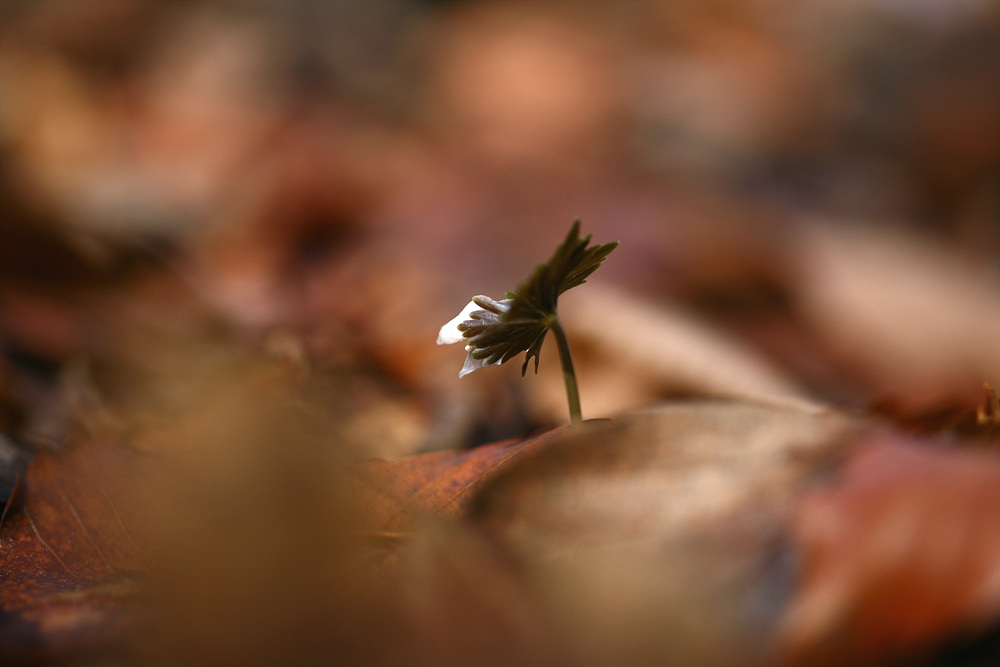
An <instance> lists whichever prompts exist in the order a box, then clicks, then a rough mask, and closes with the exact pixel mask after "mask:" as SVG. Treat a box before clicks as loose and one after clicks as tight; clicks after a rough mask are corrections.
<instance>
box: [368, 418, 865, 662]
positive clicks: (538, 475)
mask: <svg viewBox="0 0 1000 667" xmlns="http://www.w3.org/2000/svg"><path fill="white" fill-rule="evenodd" d="M864 428H865V426H864V423H863V422H860V421H858V420H854V419H851V418H849V417H846V416H844V415H842V414H840V413H838V412H836V411H833V410H828V409H820V408H805V407H801V406H799V407H789V406H787V405H768V404H764V403H753V402H740V401H704V402H690V403H676V404H672V405H664V406H660V407H658V408H656V409H650V410H647V411H643V412H639V413H635V414H630V415H624V416H621V417H619V418H618V419H616V420H612V421H592V422H586V423H585V424H584V425H583V426H582V427H580V428H566V429H562V430H559V431H553V432H548V433H546V434H543V435H542V436H540V437H536V438H530V439H527V440H522V441H513V442H504V443H498V444H495V445H489V446H486V447H482V448H479V449H477V450H473V451H471V452H467V453H462V454H458V453H453V452H447V453H446V452H439V453H434V454H425V455H420V456H417V457H412V458H409V459H402V460H399V461H394V462H391V463H385V462H375V463H372V464H370V466H371V467H370V472H371V477H372V478H373V479H376V480H378V485H377V486H376V488H377V489H380V492H376V493H375V494H374V495H373V496H372V497H371V498H369V500H368V506H369V509H368V515H369V516H370V517H371V518H372V522H373V523H374V525H375V527H376V529H378V528H381V529H383V530H384V531H385V533H383V534H382V535H381V536H382V537H385V538H389V539H388V540H387V541H386V542H385V543H383V544H382V547H383V548H384V549H386V550H387V551H390V552H391V551H392V549H394V548H397V547H400V546H403V548H402V550H400V551H398V552H396V554H397V555H398V560H397V561H396V562H395V565H396V567H398V568H399V571H400V572H401V574H400V577H401V579H402V581H404V582H411V583H412V582H413V581H414V577H416V578H417V579H416V580H418V581H419V580H420V578H421V577H423V576H429V575H426V574H424V573H426V572H428V571H429V572H438V573H440V572H441V571H442V570H443V569H448V570H449V571H451V570H453V569H454V567H453V566H449V567H448V568H445V566H444V565H443V564H442V563H443V562H453V560H454V559H453V556H452V555H450V549H451V547H450V546H449V545H451V544H454V546H455V548H456V549H460V550H462V551H463V552H466V550H469V549H470V545H477V544H480V543H481V542H482V540H485V544H487V545H489V546H490V549H487V553H490V554H492V555H489V556H486V555H481V556H480V557H479V558H480V560H479V561H476V562H473V563H465V564H464V566H463V568H462V570H463V571H464V570H465V568H468V569H469V570H470V571H476V570H477V568H479V567H480V565H481V570H480V571H481V573H482V576H483V587H484V588H483V590H481V591H479V592H476V593H469V596H470V597H469V601H468V604H469V605H473V606H472V607H470V608H480V607H481V606H482V602H481V597H480V596H483V595H486V596H488V597H490V599H497V600H502V599H503V596H502V595H500V594H499V593H497V591H496V587H497V586H498V584H497V583H496V582H498V581H508V583H507V584H505V586H506V587H507V588H508V589H510V588H511V587H513V588H514V589H516V590H520V591H521V595H523V596H524V597H525V598H526V599H527V600H526V601H521V604H522V605H523V606H524V608H527V609H528V610H531V611H533V612H534V613H535V614H537V615H538V616H539V618H541V619H543V621H544V623H545V624H546V626H545V627H546V628H547V633H548V634H549V636H550V641H551V644H550V645H549V646H548V647H547V648H548V650H550V651H555V652H556V653H557V654H558V655H560V656H562V658H563V661H564V662H567V663H569V664H578V665H610V664H639V665H641V664H662V663H663V661H664V660H665V659H666V657H667V656H669V658H670V660H671V664H678V665H698V664H748V665H753V664H764V663H765V662H766V660H767V658H768V657H769V655H770V650H771V645H770V638H771V637H772V632H771V630H772V629H773V628H774V626H775V622H776V619H777V617H778V615H779V612H780V609H781V607H782V604H783V602H784V599H785V595H786V592H787V590H788V589H787V585H788V582H789V581H790V580H791V570H790V561H789V554H788V552H787V550H786V549H785V548H784V547H783V546H782V540H781V532H782V526H783V525H784V521H785V519H786V509H787V507H788V506H789V504H790V502H791V500H792V498H793V497H794V496H795V494H797V493H799V492H801V491H802V489H803V488H805V485H806V484H807V483H808V481H809V480H810V479H812V478H813V477H814V476H815V475H817V474H821V473H822V472H823V471H825V470H827V469H828V468H829V466H830V465H831V464H832V463H834V462H835V461H836V460H837V458H838V457H839V456H841V455H842V452H843V449H844V448H845V447H847V446H849V445H850V442H851V441H852V439H854V437H856V434H857V433H858V432H859V430H862V429H864ZM431 517H437V518H439V519H440V518H441V517H445V518H460V519H461V518H463V517H464V518H465V520H466V521H463V522H459V523H458V524H454V523H451V522H449V525H452V526H457V527H453V528H452V529H451V530H453V531H454V530H458V531H459V535H457V536H455V537H454V540H447V539H443V540H438V541H437V542H436V543H435V544H434V547H433V549H431V552H430V555H428V551H427V548H426V547H424V548H422V549H420V550H418V553H421V554H423V555H422V556H420V558H419V559H418V561H417V563H416V564H414V556H413V555H412V554H411V553H410V548H409V547H408V546H405V545H407V544H408V542H409V540H410V539H413V540H416V542H417V543H418V544H421V543H423V540H425V536H426V531H425V530H424V529H425V528H426V527H427V526H428V525H431V526H433V525H434V522H429V518H431ZM461 526H466V529H465V530H467V529H468V528H469V527H471V528H472V531H473V534H472V535H471V536H468V535H465V533H464V531H463V529H462V528H461ZM400 531H409V532H405V533H404V532H400ZM469 540H471V541H469ZM477 549H482V547H481V546H479V547H476V548H473V549H471V551H468V553H469V554H470V555H469V558H475V557H476V556H475V554H476V553H477ZM497 553H498V554H500V555H501V559H500V562H501V563H505V564H506V566H505V567H506V568H508V569H503V568H501V569H500V571H499V572H498V570H497V567H498V565H497V561H496V558H497V556H496V554H497ZM428 558H430V559H431V561H432V562H438V564H437V565H431V564H427V559H428ZM434 559H437V560H436V561H435V560H434ZM437 576H438V578H439V580H443V581H445V582H447V581H450V579H448V578H444V579H440V578H441V575H440V574H439V575H437ZM455 576H457V575H455ZM511 576H513V577H514V578H513V580H510V579H509V578H510V577H511ZM453 583H454V582H453ZM449 585H450V584H449ZM428 586H429V587H430V588H433V586H432V585H430V584H425V588H424V589H423V590H425V592H426V591H427V587H428ZM427 594H428V595H430V596H431V597H432V598H433V597H434V594H432V593H431V592H428V593H427ZM437 595H441V591H438V592H437ZM449 604H451V605H454V604H456V602H455V600H454V598H452V599H451V600H450V602H449ZM497 605H499V606H496V605H494V607H492V608H499V609H511V608H515V607H516V605H513V604H507V603H505V604H502V605H501V604H500V603H497ZM459 606H460V607H461V605H460V604H459ZM432 611H433V610H432ZM432 611H427V612H426V613H432ZM422 613H423V612H422ZM433 613H439V614H440V613H444V612H442V611H441V610H440V609H438V610H436V611H434V612H433ZM447 613H449V614H451V615H453V616H458V617H461V616H462V614H461V613H460V612H455V610H454V609H451V611H449V612H447ZM505 618H506V617H505ZM543 621H539V622H543ZM505 623H507V624H508V625H509V618H507V620H506V621H505ZM515 625H516V624H515ZM519 636H521V637H527V636H530V635H529V634H525V633H521V634H520V635H519Z"/></svg>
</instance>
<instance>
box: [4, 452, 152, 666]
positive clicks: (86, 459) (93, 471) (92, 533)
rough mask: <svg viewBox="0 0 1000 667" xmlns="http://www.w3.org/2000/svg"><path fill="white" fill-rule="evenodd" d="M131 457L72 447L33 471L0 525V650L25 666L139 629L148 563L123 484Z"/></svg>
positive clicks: (44, 457)
mask: <svg viewBox="0 0 1000 667" xmlns="http://www.w3.org/2000/svg"><path fill="white" fill-rule="evenodd" d="M135 457H136V453H135V452H134V451H130V450H127V449H124V448H120V447H116V446H112V445H105V444H98V443H88V444H83V443H74V444H72V445H69V446H67V447H66V449H65V450H63V451H61V452H59V453H57V454H56V453H52V452H49V451H44V452H42V453H40V454H39V455H38V456H37V457H36V458H35V460H34V461H33V462H32V463H31V466H30V467H29V469H28V472H27V476H26V478H25V480H24V483H23V489H22V490H21V491H20V492H19V493H18V497H19V498H20V499H21V501H20V502H19V504H16V505H14V506H13V507H12V508H11V510H10V512H9V513H7V515H6V520H5V522H4V524H3V525H2V526H0V616H2V617H3V618H4V623H3V624H2V628H0V651H2V652H5V653H7V654H13V655H21V656H24V657H25V658H27V657H29V656H34V657H35V659H37V656H38V655H39V654H42V655H48V656H52V655H58V654H59V653H61V652H74V653H79V652H80V651H85V650H90V649H95V648H98V647H102V648H103V647H106V645H107V643H109V642H110V641H111V640H113V639H115V638H116V637H118V636H119V634H120V633H121V632H122V630H123V629H124V628H126V627H131V626H132V625H133V624H134V622H135V620H136V617H135V613H134V612H135V609H134V605H135V602H136V599H135V596H136V592H137V587H136V581H137V577H138V578H141V577H142V576H143V575H144V574H145V573H146V572H147V563H146V561H145V558H144V554H143V552H142V550H141V548H140V546H139V545H138V544H137V542H136V537H135V535H134V527H135V512H136V509H137V508H136V507H135V506H134V505H131V504H129V503H126V502H124V501H123V499H122V497H121V495H120V492H121V486H120V484H121V482H122V481H123V480H125V479H128V477H129V475H130V474H132V473H133V472H134V470H135V463H136V461H135Z"/></svg>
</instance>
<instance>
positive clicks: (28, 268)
mask: <svg viewBox="0 0 1000 667" xmlns="http://www.w3.org/2000/svg"><path fill="white" fill-rule="evenodd" d="M998 37H1000V6H998V5H997V3H995V2H990V1H988V0H846V1H845V0H819V1H817V0H811V1H809V2H801V1H795V0H773V1H760V0H718V1H711V2H704V1H697V2H696V1H690V2H688V1H683V0H681V1H672V2H661V1H654V0H629V1H628V2H616V3H597V2H509V1H508V2H474V1H458V0H454V1H437V2H431V1H429V0H425V1H416V0H410V1H404V0H391V1H390V0H341V1H338V2H329V3H323V2H311V1H307V0H300V1H281V2H279V1H277V0H275V1H266V0H240V1H236V0H232V1H223V0H219V1H201V2H155V1H151V0H74V1H60V0H45V1H41V0H31V1H28V0H25V1H19V0H4V1H3V2H2V3H0V352H2V357H0V362H2V366H0V387H3V388H4V391H5V392H6V393H5V395H8V396H10V398H9V399H8V400H7V401H6V403H5V405H6V407H5V410H6V412H5V414H9V415H10V416H8V417H6V418H5V419H6V424H5V428H6V430H7V432H9V433H10V432H23V431H24V430H25V429H29V428H31V424H29V422H31V420H32V418H33V415H36V413H37V412H38V406H39V405H44V404H45V392H46V391H47V390H46V387H47V386H51V385H52V383H53V382H55V381H56V380H58V378H60V377H62V374H63V372H64V371H65V369H66V368H67V367H68V366H71V365H72V363H73V361H74V360H77V359H79V358H81V357H85V358H95V357H101V356H102V355H104V356H111V357H114V356H121V355H122V350H123V349H126V348H127V347H128V341H132V340H133V339H132V338H130V337H129V336H130V335H131V334H129V333H126V331H131V330H132V328H133V327H134V325H135V323H136V322H141V326H142V327H145V328H146V329H149V328H153V329H155V330H157V331H160V332H162V331H169V332H172V333H171V335H174V334H177V333H178V332H179V331H180V332H186V334H185V335H187V334H190V333H191V331H193V330H198V331H202V330H203V329H202V328H203V327H205V326H208V327H209V328H210V329H211V330H212V331H217V330H219V329H220V328H221V329H225V331H226V332H227V335H229V336H232V337H234V338H236V339H239V340H243V341H247V340H250V341H264V342H265V344H266V345H268V346H271V347H276V348H277V349H279V350H282V351H283V352H281V353H282V354H286V355H292V356H295V355H297V354H299V353H300V352H302V351H304V352H305V353H307V354H308V355H315V356H318V357H321V358H323V359H325V362H326V363H329V364H331V365H333V366H335V367H338V368H342V369H343V368H348V369H350V370H351V373H353V374H354V375H357V374H361V375H363V376H364V377H365V378H366V379H365V382H366V383H368V384H366V386H369V385H371V387H370V390H369V391H370V392H371V396H372V397H379V398H378V400H376V399H375V398H372V399H371V401H369V402H366V401H364V400H362V399H358V400H360V401H361V402H362V403H364V405H382V408H380V409H383V408H384V414H383V412H378V414H379V415H380V418H379V419H378V420H376V422H377V423H380V424H387V423H390V424H396V427H394V428H395V431H398V432H394V435H393V434H382V436H380V437H385V438H388V439H389V440H393V438H397V439H399V441H400V442H399V443H397V445H398V446H397V445H394V447H396V449H395V450H393V449H392V447H389V451H397V452H400V453H401V452H407V451H413V450H415V449H418V448H421V447H428V446H429V447H443V446H450V445H455V444H465V445H468V444H474V443H476V442H483V441H487V440H489V439H493V438H495V437H499V436H505V435H517V434H521V433H523V432H525V429H527V428H530V427H532V426H539V425H547V424H553V423H559V422H560V421H561V420H563V419H564V417H563V411H564V408H563V407H562V405H561V401H562V398H561V397H560V396H559V393H560V392H561V388H560V384H559V377H558V374H557V373H546V370H547V369H554V367H555V359H554V355H553V354H552V352H549V353H548V354H546V355H543V356H545V357H547V358H545V359H544V360H543V362H542V367H543V370H542V373H541V376H540V378H539V379H538V381H537V382H536V381H535V380H533V379H529V380H527V381H525V382H523V383H522V382H521V381H520V380H519V379H518V378H517V375H518V374H517V372H516V369H515V368H513V367H514V366H515V364H511V365H510V367H509V368H508V367H504V368H503V369H499V370H495V371H489V372H487V373H485V374H476V376H473V377H470V378H467V379H465V380H463V381H462V383H461V384H459V383H458V381H457V378H455V377H454V376H455V374H457V371H458V369H459V368H460V366H461V361H462V354H461V352H460V351H459V350H458V349H456V348H442V349H437V348H435V346H434V345H433V341H434V337H435V334H436V330H437V328H438V326H440V324H441V323H443V322H445V321H447V320H448V319H450V318H451V317H453V316H454V314H455V313H456V312H458V310H460V309H461V307H462V305H463V304H465V303H466V302H467V301H468V299H469V297H471V296H472V295H473V294H488V295H493V296H499V294H500V293H502V292H503V291H505V290H511V289H514V288H515V286H516V285H517V283H518V281H519V280H521V279H522V278H524V277H525V276H526V275H527V274H528V272H529V271H530V270H531V268H533V267H534V265H535V264H536V263H537V262H540V261H543V260H544V259H545V258H546V257H547V256H548V255H549V253H550V252H551V251H552V249H553V248H554V247H555V244H556V243H557V242H558V241H559V240H560V239H561V238H562V237H563V235H564V234H565V232H566V230H567V229H568V227H569V225H570V223H571V221H572V220H573V219H575V218H577V217H579V218H581V219H582V221H583V230H584V232H585V233H589V232H592V233H593V234H594V236H595V240H596V241H599V242H603V241H607V240H612V239H618V240H620V241H621V247H620V248H619V250H618V251H616V253H615V254H614V255H613V256H612V258H611V259H610V260H609V261H608V262H607V264H606V265H605V267H604V268H602V269H601V271H600V273H599V274H598V275H597V276H595V277H594V278H593V279H592V282H594V283H595V284H594V285H593V286H591V287H592V289H593V291H592V292H589V293H588V290H590V289H591V288H590V287H589V288H585V289H584V290H580V291H579V295H576V294H575V293H574V294H568V295H567V296H566V297H565V298H564V301H565V305H564V308H565V309H566V310H567V313H566V318H567V319H568V320H570V323H569V328H570V335H571V342H572V343H573V344H574V346H575V348H576V349H577V350H578V354H579V356H580V357H581V360H580V361H579V362H578V365H580V366H581V369H580V373H581V376H582V377H581V383H582V385H583V391H584V396H583V399H584V411H585V416H602V415H609V414H615V413H616V412H618V411H620V410H622V409H627V408H629V407H635V406H637V405H642V404H645V403H649V402H653V401H656V400H661V399H663V398H667V397H670V396H677V395H687V394H705V393H708V394H760V393H764V394H775V393H777V394H794V395H796V396H807V397H810V398H814V399H815V398H818V399H822V400H827V401H833V402H835V403H839V404H842V405H849V406H857V405H867V404H872V403H878V404H886V403H891V404H892V405H893V406H894V408H893V409H897V410H903V411H904V412H908V413H915V414H918V413H921V412H922V411H927V410H933V409H939V408H940V407H941V406H943V405H965V406H970V405H975V404H976V402H977V401H979V400H980V398H981V383H982V382H983V381H984V380H989V379H991V378H992V380H993V382H994V383H995V384H996V383H997V382H998V381H1000V380H998V378H1000V345H998V341H1000V288H998V284H1000V268H998V267H1000V263H998V261H997V260H998V256H1000V223H998V220H1000V120H998V119H1000V58H997V43H998ZM597 283H600V284H601V287H598V286H597ZM630 318H631V319H630ZM635 318H638V319H635ZM206 322H209V323H210V324H209V325H206ZM213 327H214V328H213ZM574 327H575V328H576V332H575V333H574ZM574 336H575V337H574ZM550 355H551V356H550ZM728 355H731V356H728ZM150 356H155V355H151V354H144V353H138V357H140V358H148V357H150ZM761 365H763V366H761ZM744 371H745V372H744ZM490 373H492V374H493V376H492V377H490V378H485V379H484V378H480V377H477V376H479V375H488V374H490ZM745 376H746V377H745ZM588 378H589V379H588ZM352 395H354V396H355V397H356V396H358V394H357V393H356V392H354V393H353V394H352ZM366 395H367V394H366ZM379 401H382V403H379ZM46 415H47V416H46V417H45V418H46V419H51V414H49V413H46ZM383 417H388V418H387V419H383ZM35 421H36V422H38V421H39V420H38V419H36V420H35ZM42 421H44V420H42ZM35 425H36V426H37V423H36V424H35ZM36 430H37V429H36Z"/></svg>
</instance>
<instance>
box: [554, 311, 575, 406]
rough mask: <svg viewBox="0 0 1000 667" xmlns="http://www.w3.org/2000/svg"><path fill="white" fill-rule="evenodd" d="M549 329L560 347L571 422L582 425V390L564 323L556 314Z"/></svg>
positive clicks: (560, 361)
mask: <svg viewBox="0 0 1000 667" xmlns="http://www.w3.org/2000/svg"><path fill="white" fill-rule="evenodd" d="M549 327H550V328H551V329H552V333H553V334H555V337H556V345H557V346H559V363H560V364H561V365H562V372H563V381H564V382H565V383H566V399H567V400H568V401H569V420H570V423H571V424H580V423H582V422H583V415H582V413H581V412H580V390H579V389H578V388H577V384H576V371H574V370H573V357H571V356H570V353H569V341H567V340H566V330H565V329H563V325H562V322H561V321H560V320H559V316H558V315H556V314H555V313H553V314H552V321H551V323H550V324H549Z"/></svg>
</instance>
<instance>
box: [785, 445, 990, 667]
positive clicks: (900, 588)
mask: <svg viewBox="0 0 1000 667" xmlns="http://www.w3.org/2000/svg"><path fill="white" fill-rule="evenodd" d="M998 516H1000V457H997V456H996V455H995V454H987V453H983V452H981V451H955V450H945V449H938V448H933V447H929V446H927V445H926V444H922V443H919V442H915V441H910V440H907V439H903V438H901V437H898V436H892V435H883V436H879V437H876V438H874V439H873V440H871V441H869V442H867V443H864V444H863V445H861V446H860V448H859V449H858V454H857V456H856V457H855V458H853V460H851V461H850V463H849V465H848V466H847V467H846V469H845V470H844V472H843V475H842V477H840V478H839V479H838V480H837V481H835V482H834V483H833V484H831V485H830V486H829V487H827V488H823V489H820V490H817V491H815V492H813V493H812V494H810V495H809V496H807V497H806V498H804V499H803V501H802V502H801V504H800V505H799V507H798V509H797V510H796V515H795V519H794V524H793V525H794V535H795V541H796V543H797V544H798V546H799V548H800V549H801V551H802V559H803V569H802V573H801V582H800V584H799V587H798V590H797V592H796V595H795V598H794V600H793V601H792V604H791V605H790V606H789V608H788V609H787V610H786V612H785V614H784V619H783V623H782V625H783V627H782V632H783V638H784V643H785V650H786V652H787V655H788V658H789V662H790V663H791V664H795V665H841V664H883V661H886V660H889V659H899V658H900V657H907V656H909V655H912V654H917V653H919V652H921V651H927V650H932V649H935V648H936V647H938V646H939V645H940V644H941V643H942V642H944V641H945V640H948V639H952V638H955V637H968V636H969V635H970V634H975V633H976V632H977V631H981V630H982V629H984V627H986V626H987V625H988V624H989V623H994V622H996V620H997V619H998V618H1000V531H998V530H997V525H996V524H997V517H998Z"/></svg>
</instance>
